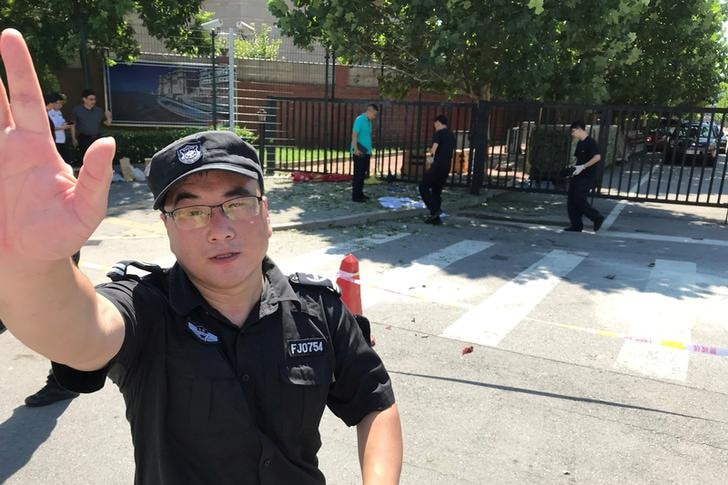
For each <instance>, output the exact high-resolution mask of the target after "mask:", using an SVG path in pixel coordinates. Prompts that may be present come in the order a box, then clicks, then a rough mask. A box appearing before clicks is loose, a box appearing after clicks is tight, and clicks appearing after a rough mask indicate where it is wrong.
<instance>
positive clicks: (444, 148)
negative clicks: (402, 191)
mask: <svg viewBox="0 0 728 485" xmlns="http://www.w3.org/2000/svg"><path fill="white" fill-rule="evenodd" d="M434 124H435V134H434V135H433V137H432V149H431V150H430V154H431V157H432V159H431V160H432V164H431V166H430V169H429V170H427V171H426V172H425V175H424V176H423V177H422V181H421V182H420V184H419V186H418V188H419V191H420V197H422V201H423V202H424V203H425V205H426V206H427V209H428V210H429V211H430V215H429V216H428V217H427V218H426V219H425V223H426V224H434V225H439V224H442V219H440V215H441V214H442V197H441V194H442V187H443V186H444V185H445V182H446V181H447V176H448V174H449V173H450V164H451V163H452V154H453V151H454V150H455V136H453V134H452V131H450V128H448V126H447V125H448V121H447V117H446V116H445V115H438V116H437V117H436V118H435V123H434Z"/></svg>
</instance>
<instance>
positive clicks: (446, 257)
mask: <svg viewBox="0 0 728 485" xmlns="http://www.w3.org/2000/svg"><path fill="white" fill-rule="evenodd" d="M491 246H493V243H489V242H484V241H471V240H464V241H460V242H458V243H455V244H452V245H450V246H447V247H445V248H442V249H440V250H438V251H434V252H432V253H429V254H427V255H426V256H423V257H422V258H419V259H415V260H414V261H412V263H411V264H410V265H409V266H400V267H397V268H394V269H392V270H389V271H387V272H386V273H385V274H384V275H383V277H382V280H383V284H382V285H379V286H380V287H382V288H384V290H382V289H379V288H368V289H367V291H364V292H362V293H363V294H362V305H363V306H364V308H366V307H371V306H373V305H375V304H377V303H379V302H381V301H383V300H390V299H397V298H400V296H399V295H398V293H402V294H406V293H408V292H409V291H411V290H412V289H413V287H420V285H421V284H422V282H423V281H425V279H426V278H427V277H428V276H431V275H433V274H435V273H436V272H438V271H440V270H442V269H444V268H446V267H448V266H450V265H451V264H453V263H455V262H457V261H459V260H461V259H463V258H467V257H468V256H472V255H474V254H477V253H479V252H481V251H484V250H486V249H488V248H489V247H491ZM365 285H366V282H365Z"/></svg>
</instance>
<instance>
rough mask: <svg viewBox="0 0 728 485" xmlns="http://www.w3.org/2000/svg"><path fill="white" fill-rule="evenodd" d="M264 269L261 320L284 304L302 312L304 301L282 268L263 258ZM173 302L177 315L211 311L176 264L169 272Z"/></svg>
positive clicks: (170, 293)
mask: <svg viewBox="0 0 728 485" xmlns="http://www.w3.org/2000/svg"><path fill="white" fill-rule="evenodd" d="M262 265H263V277H264V278H265V284H263V293H262V294H261V297H260V301H259V305H256V306H257V307H258V311H259V312H260V315H259V316H260V318H263V317H264V316H266V315H270V314H271V313H274V312H275V311H276V310H277V309H278V304H279V303H280V302H281V301H291V302H293V303H294V305H295V307H296V308H298V309H301V307H302V303H301V301H300V299H299V298H298V296H297V295H296V293H295V292H294V291H293V288H291V285H290V284H289V283H288V278H286V277H285V276H284V275H283V273H282V272H281V270H280V269H278V266H276V265H275V263H274V262H273V261H272V260H271V259H270V258H269V257H268V256H266V257H265V258H263V263H262ZM169 302H170V305H171V306H172V309H173V310H174V312H175V313H177V314H179V315H189V314H190V313H192V311H193V310H194V309H196V308H198V307H199V308H207V307H209V303H207V301H206V300H205V299H204V298H203V297H202V295H201V294H200V292H199V291H198V290H197V288H196V287H195V285H193V284H192V282H191V281H190V279H189V277H188V276H187V273H186V272H185V271H184V269H182V267H181V266H180V265H179V264H178V263H175V265H174V266H173V267H172V269H171V270H170V271H169Z"/></svg>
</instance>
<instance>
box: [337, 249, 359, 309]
mask: <svg viewBox="0 0 728 485" xmlns="http://www.w3.org/2000/svg"><path fill="white" fill-rule="evenodd" d="M336 284H337V285H339V288H340V289H341V301H343V302H344V305H346V308H348V309H349V311H350V312H351V313H353V314H354V315H361V314H362V309H361V286H360V284H359V260H357V259H356V256H354V255H353V254H351V253H349V254H347V255H346V256H345V257H344V259H342V260H341V265H340V266H339V272H338V273H337V275H336Z"/></svg>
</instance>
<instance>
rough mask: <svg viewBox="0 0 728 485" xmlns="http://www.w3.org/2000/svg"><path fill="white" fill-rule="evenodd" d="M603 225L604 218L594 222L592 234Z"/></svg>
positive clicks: (601, 217)
mask: <svg viewBox="0 0 728 485" xmlns="http://www.w3.org/2000/svg"><path fill="white" fill-rule="evenodd" d="M602 224H604V216H600V217H599V219H597V220H595V221H594V232H597V231H598V230H599V229H600V228H601V227H602Z"/></svg>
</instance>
